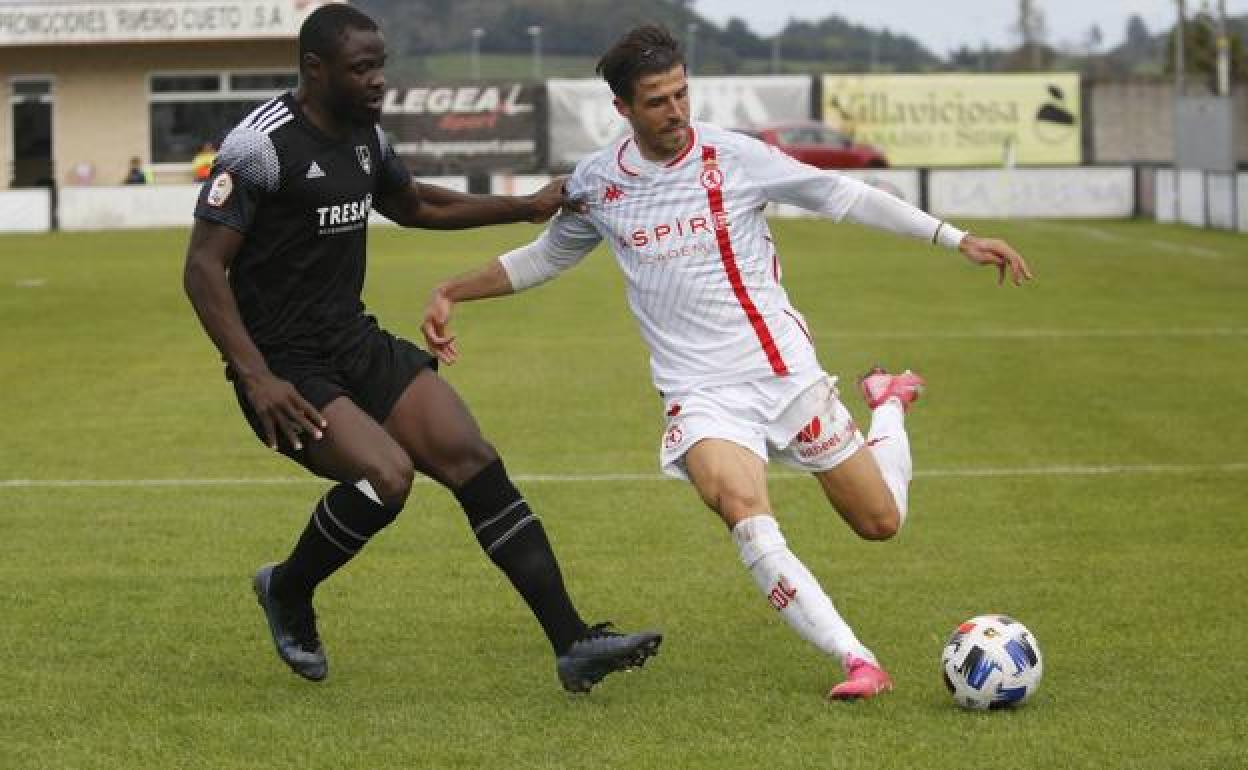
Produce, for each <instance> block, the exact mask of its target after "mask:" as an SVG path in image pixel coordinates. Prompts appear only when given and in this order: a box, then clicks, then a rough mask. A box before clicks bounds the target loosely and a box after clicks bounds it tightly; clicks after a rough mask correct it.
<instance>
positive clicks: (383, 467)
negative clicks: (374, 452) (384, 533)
mask: <svg viewBox="0 0 1248 770" xmlns="http://www.w3.org/2000/svg"><path fill="white" fill-rule="evenodd" d="M415 474H416V471H415V469H414V468H413V467H412V463H411V461H410V460H408V459H407V458H406V457H403V458H402V459H399V458H395V459H392V460H391V461H389V462H387V463H379V464H378V465H376V466H375V467H373V468H369V469H366V470H365V472H364V478H366V479H368V483H369V484H371V485H372V487H373V490H374V491H376V492H377V496H378V497H379V498H381V504H382V505H384V506H386V507H387V508H390V509H393V510H395V511H397V510H398V509H400V508H402V507H403V505H404V503H406V502H407V496H408V494H410V493H411V491H412V480H413V478H414V477H415Z"/></svg>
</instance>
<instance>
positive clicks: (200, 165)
mask: <svg viewBox="0 0 1248 770" xmlns="http://www.w3.org/2000/svg"><path fill="white" fill-rule="evenodd" d="M216 159H217V146H216V145H215V144H213V143H212V142H204V144H203V146H202V147H200V148H199V152H197V153H195V157H194V158H192V159H191V170H192V171H194V172H195V181H196V182H203V181H206V180H207V179H208V177H209V176H211V174H212V163H213V161H215V160H216Z"/></svg>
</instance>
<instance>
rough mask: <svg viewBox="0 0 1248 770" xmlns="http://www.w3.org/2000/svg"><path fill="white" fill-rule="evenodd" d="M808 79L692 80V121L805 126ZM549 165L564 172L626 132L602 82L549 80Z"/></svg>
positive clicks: (743, 125)
mask: <svg viewBox="0 0 1248 770" xmlns="http://www.w3.org/2000/svg"><path fill="white" fill-rule="evenodd" d="M811 86H812V82H811V78H810V77H808V76H805V75H794V76H781V77H768V76H750V77H694V78H690V79H689V100H690V108H691V109H692V111H693V117H694V119H695V120H704V121H707V122H710V123H714V124H716V125H718V126H722V127H724V128H758V127H760V126H763V125H766V124H768V123H780V122H786V121H792V120H809V119H810V111H811V103H810V100H811V95H810V90H811ZM546 89H547V99H548V100H549V105H550V163H551V166H552V167H553V168H556V169H568V168H571V167H572V166H574V165H576V163H577V161H579V160H580V159H581V158H583V157H585V156H586V155H588V154H590V153H591V152H594V151H595V150H598V149H600V148H601V147H603V146H604V145H606V144H608V143H610V142H611V141H613V140H614V139H616V138H617V137H619V136H621V135H623V134H624V132H626V131H628V121H626V120H625V119H624V118H622V117H620V114H619V113H618V112H616V109H615V105H614V104H612V95H611V89H610V88H609V87H608V86H607V84H606V83H605V82H604V81H602V80H597V79H594V80H559V79H555V80H548V81H547V82H546Z"/></svg>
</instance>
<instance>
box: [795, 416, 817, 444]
mask: <svg viewBox="0 0 1248 770" xmlns="http://www.w3.org/2000/svg"><path fill="white" fill-rule="evenodd" d="M821 433H823V423H821V422H819V418H818V417H815V419H813V420H811V421H810V422H809V423H808V424H807V425H806V427H805V428H802V429H801V430H800V431H798V433H797V440H798V441H800V442H802V443H803V444H810V443H813V442H814V441H815V440H816V439H818V438H819V434H821Z"/></svg>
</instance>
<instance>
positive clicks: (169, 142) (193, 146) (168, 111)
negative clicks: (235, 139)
mask: <svg viewBox="0 0 1248 770" xmlns="http://www.w3.org/2000/svg"><path fill="white" fill-rule="evenodd" d="M298 81H299V77H298V75H296V74H295V73H294V72H167V73H157V74H153V75H152V76H151V78H150V80H149V86H150V88H149V93H148V102H149V113H150V125H151V136H152V148H151V150H152V156H151V157H152V162H153V163H177V164H183V163H190V161H191V158H192V157H194V155H195V153H196V152H198V151H199V148H200V147H201V146H203V144H204V142H212V143H213V144H215V145H217V146H220V145H221V140H222V139H224V138H225V135H226V134H227V133H229V131H230V129H231V128H233V127H234V126H235V125H236V124H237V123H238V122H239V121H240V120H242V119H243V118H244V117H246V115H247V113H249V112H251V111H252V110H253V109H255V108H256V107H257V106H258V105H260V104H261V103H263V102H266V101H268V100H269V99H272V98H273V97H274V96H277V95H278V94H280V93H281V92H283V91H286V90H288V89H291V88H294V87H295V85H296V84H297V83H298Z"/></svg>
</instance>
